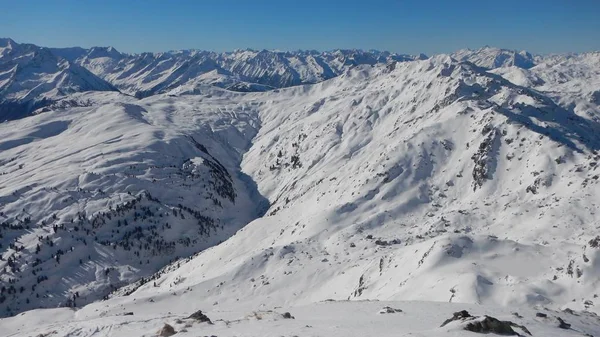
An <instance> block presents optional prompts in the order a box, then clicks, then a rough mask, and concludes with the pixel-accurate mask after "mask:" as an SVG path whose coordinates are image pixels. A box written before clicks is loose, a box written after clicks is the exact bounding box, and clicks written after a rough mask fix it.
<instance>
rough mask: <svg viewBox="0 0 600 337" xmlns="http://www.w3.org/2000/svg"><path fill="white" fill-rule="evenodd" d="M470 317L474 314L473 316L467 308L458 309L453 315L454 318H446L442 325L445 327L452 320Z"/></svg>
mask: <svg viewBox="0 0 600 337" xmlns="http://www.w3.org/2000/svg"><path fill="white" fill-rule="evenodd" d="M470 317H473V316H471V314H469V312H468V311H466V310H462V311H457V312H455V313H454V314H453V315H452V318H448V319H447V320H445V321H444V323H442V325H440V327H443V326H444V325H446V324H448V323H450V322H453V321H460V320H465V318H470Z"/></svg>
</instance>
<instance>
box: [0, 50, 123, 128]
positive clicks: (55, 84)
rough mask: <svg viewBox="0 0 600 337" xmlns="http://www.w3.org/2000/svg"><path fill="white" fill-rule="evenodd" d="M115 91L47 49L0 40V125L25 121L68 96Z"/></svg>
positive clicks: (83, 69)
mask: <svg viewBox="0 0 600 337" xmlns="http://www.w3.org/2000/svg"><path fill="white" fill-rule="evenodd" d="M116 90H117V89H115V88H114V87H113V86H112V85H110V84H109V83H107V82H106V81H104V80H102V79H101V78H99V77H97V76H95V75H94V74H92V73H90V72H89V71H88V70H86V69H85V68H83V67H81V66H79V65H77V64H73V63H71V62H69V61H67V60H66V59H63V58H60V57H57V56H56V55H55V54H53V53H52V51H51V50H50V49H48V48H43V47H38V46H35V45H32V44H18V43H16V42H14V41H13V40H11V39H0V121H4V120H12V119H18V118H22V117H25V116H27V115H28V114H29V113H31V112H32V111H34V110H35V109H37V108H39V107H42V106H45V105H48V104H50V103H52V102H55V101H57V100H59V99H61V98H63V97H65V96H66V95H68V94H71V93H75V92H82V91H116Z"/></svg>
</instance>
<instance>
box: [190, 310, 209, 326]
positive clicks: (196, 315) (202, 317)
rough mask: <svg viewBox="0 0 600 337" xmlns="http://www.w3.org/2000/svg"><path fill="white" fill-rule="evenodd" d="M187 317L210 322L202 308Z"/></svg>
mask: <svg viewBox="0 0 600 337" xmlns="http://www.w3.org/2000/svg"><path fill="white" fill-rule="evenodd" d="M188 319H194V320H196V321H198V322H207V323H210V324H212V321H211V320H210V318H208V316H206V315H205V314H204V313H202V310H198V311H196V312H195V313H193V314H191V315H190V316H189V317H188Z"/></svg>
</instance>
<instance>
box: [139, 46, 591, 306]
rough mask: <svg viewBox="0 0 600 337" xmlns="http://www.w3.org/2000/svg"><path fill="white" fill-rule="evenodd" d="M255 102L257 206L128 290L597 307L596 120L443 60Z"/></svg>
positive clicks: (250, 166) (287, 299)
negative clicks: (240, 222) (254, 215)
mask: <svg viewBox="0 0 600 337" xmlns="http://www.w3.org/2000/svg"><path fill="white" fill-rule="evenodd" d="M252 97H254V96H252ZM266 97H268V98H265V99H267V100H268V101H269V105H268V106H266V107H265V108H263V109H261V111H260V113H261V115H260V116H261V120H262V126H261V129H260V131H259V133H258V135H257V137H256V138H255V141H254V145H253V146H252V148H250V150H249V152H248V153H247V154H246V155H245V157H244V158H245V159H244V161H243V163H242V167H243V169H244V171H245V172H248V174H249V175H250V176H252V177H253V178H254V179H255V180H256V182H257V184H258V187H259V190H260V191H261V193H262V194H263V195H264V196H265V197H267V198H268V199H269V200H270V201H271V202H272V206H271V208H270V209H269V212H268V215H269V216H267V217H264V218H261V219H258V220H256V221H254V222H252V223H251V224H249V225H248V226H246V227H245V228H244V229H243V230H241V231H239V232H238V233H236V235H235V236H234V237H232V238H231V239H229V240H228V241H227V242H225V243H224V244H222V245H219V246H217V247H215V248H213V249H210V250H208V251H206V252H204V253H202V254H200V255H199V256H198V257H196V258H195V259H194V260H192V261H191V262H189V263H187V264H185V265H183V266H181V268H180V269H179V270H176V271H174V272H171V273H168V274H166V275H164V276H162V277H161V279H160V281H157V284H158V289H157V288H155V287H153V286H150V285H146V286H143V287H142V288H140V290H138V292H139V293H140V295H149V294H156V293H157V292H159V293H160V292H162V291H164V292H173V291H175V292H179V291H182V290H184V289H193V290H194V291H199V292H200V293H202V294H203V295H202V298H203V301H206V302H207V303H208V302H218V303H224V302H225V303H228V301H237V300H238V299H239V300H240V301H242V300H251V299H256V298H260V299H261V300H260V301H261V303H267V304H269V305H281V304H304V303H311V302H314V301H320V300H325V299H328V298H333V299H338V300H342V299H344V300H345V299H386V300H388V299H393V300H407V299H410V300H417V299H418V300H432V301H449V300H450V301H455V302H468V303H483V304H490V305H534V304H540V305H551V306H555V307H560V306H562V305H566V304H569V305H570V306H575V307H577V308H584V307H590V308H595V307H593V304H592V305H590V304H589V303H593V302H594V294H595V292H596V291H597V289H598V286H599V285H598V282H599V281H598V275H599V274H598V267H597V264H598V263H599V260H598V259H599V257H600V251H599V250H598V249H597V248H592V247H591V246H590V242H593V239H594V238H595V236H596V235H597V232H598V231H597V229H598V228H597V227H598V216H597V214H596V212H595V211H594V210H595V209H596V208H597V205H598V171H597V162H598V160H599V159H600V156H599V155H598V153H597V150H598V146H600V141H599V138H598V131H599V127H598V125H597V124H595V123H592V122H590V121H588V120H585V119H583V118H580V117H578V116H577V115H575V114H573V113H571V112H569V111H567V110H565V109H563V108H561V107H559V106H557V105H556V104H554V103H553V102H552V100H550V99H548V98H546V97H544V96H542V95H540V94H538V93H536V92H533V91H530V90H527V89H525V88H522V87H518V86H515V85H514V84H511V83H510V82H508V81H506V80H503V79H502V78H500V77H498V76H494V75H490V74H488V73H485V72H483V71H482V70H481V69H480V68H476V67H473V66H471V65H469V64H458V63H456V62H455V61H452V60H451V59H450V58H449V57H442V56H440V57H435V58H433V59H431V60H428V61H422V62H410V63H404V64H397V65H396V68H395V69H394V70H391V71H390V69H389V68H385V67H379V68H374V69H368V68H360V69H355V70H353V71H350V72H349V73H347V74H345V75H343V76H340V77H338V78H336V79H333V80H330V81H326V82H323V83H320V84H317V85H315V86H305V87H297V88H291V89H286V90H281V91H280V92H279V93H278V94H277V95H276V96H268V95H267V96H266ZM248 243H251V244H248ZM224 261H225V262H226V263H223V262H224ZM515 261H519V263H518V264H515ZM573 299H575V302H572V300H573ZM588 301H590V302H588ZM586 303H587V304H586ZM230 304H231V303H230ZM590 310H592V309H590ZM593 310H595V309H593Z"/></svg>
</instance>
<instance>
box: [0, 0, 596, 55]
mask: <svg viewBox="0 0 600 337" xmlns="http://www.w3.org/2000/svg"><path fill="white" fill-rule="evenodd" d="M0 6H1V7H0V8H2V12H3V15H2V19H1V20H0V37H11V38H13V39H14V40H16V41H17V42H29V43H35V44H38V45H43V46H49V47H67V46H82V47H91V46H113V47H115V48H117V49H118V50H120V51H123V52H142V51H166V50H172V49H192V48H193V49H207V50H216V51H226V50H233V49H236V48H254V49H263V48H264V49H281V50H296V49H317V50H329V49H336V48H363V49H380V50H390V51H394V52H400V53H412V54H414V53H419V52H424V53H426V54H433V53H440V52H451V51H454V50H457V49H460V48H467V47H468V48H478V47H481V46H484V45H491V46H497V47H503V48H511V49H527V50H530V51H532V52H535V53H558V52H568V51H573V52H582V51H590V50H600V0H520V1H516V0H495V1H493V0H492V1H491V0H464V1H458V0H454V1H452V0H416V1H401V0H360V1H359V0H347V1H341V0H319V1H316V0H302V1H296V0H278V1H276V0H210V1H208V0H194V1H192V0H172V1H167V0H163V1H158V0H121V1H114V0H105V1H92V0H53V1H47V0H45V1H40V0H35V1H34V0H30V1H27V0H23V1H21V0H18V1H17V0H0Z"/></svg>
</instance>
